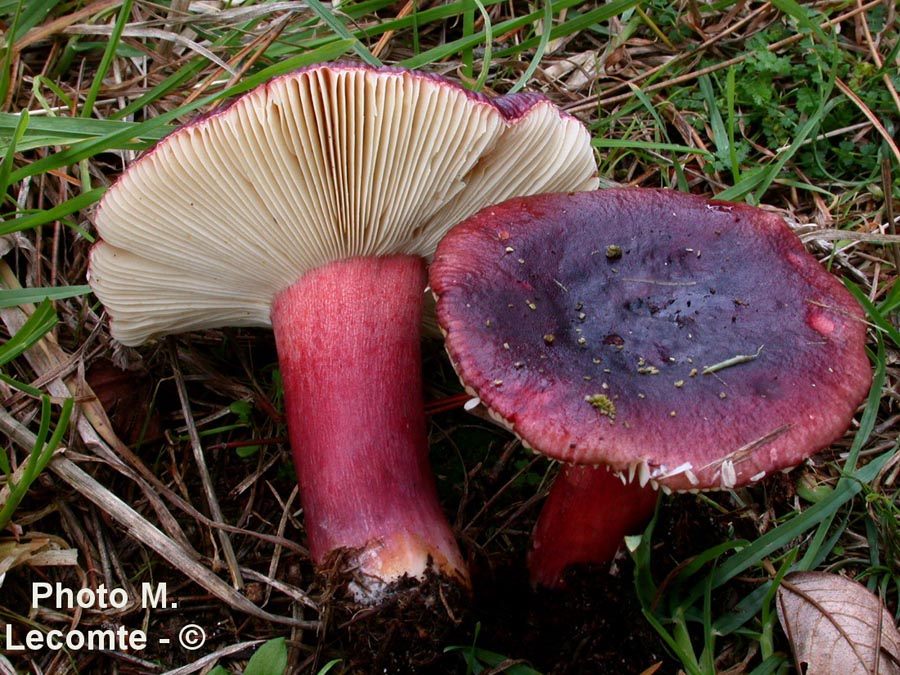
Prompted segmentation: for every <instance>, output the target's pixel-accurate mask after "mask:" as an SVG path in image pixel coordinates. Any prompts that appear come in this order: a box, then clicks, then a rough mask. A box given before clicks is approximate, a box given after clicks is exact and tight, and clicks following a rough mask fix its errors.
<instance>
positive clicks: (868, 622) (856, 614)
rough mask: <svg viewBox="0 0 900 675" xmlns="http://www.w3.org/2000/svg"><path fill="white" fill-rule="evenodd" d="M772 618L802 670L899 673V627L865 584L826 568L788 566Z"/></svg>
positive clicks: (820, 674)
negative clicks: (775, 618)
mask: <svg viewBox="0 0 900 675" xmlns="http://www.w3.org/2000/svg"><path fill="white" fill-rule="evenodd" d="M778 619H779V621H780V622H781V626H782V628H783V629H784V632H785V633H786V634H787V636H788V640H789V641H790V643H791V647H792V649H793V652H794V661H795V662H796V665H797V671H798V672H800V673H806V675H833V674H834V673H841V674H842V675H875V674H878V675H900V632H898V631H897V627H896V626H895V625H894V622H893V619H892V617H891V615H890V614H889V613H888V612H887V610H886V609H885V608H884V606H883V605H882V603H881V600H879V599H878V598H877V597H876V596H875V595H873V594H872V593H871V592H869V590H868V589H866V587H865V586H863V585H862V584H859V583H857V582H855V581H853V580H851V579H847V578H846V577H842V576H840V575H838V574H831V573H828V572H792V573H791V574H788V575H787V576H785V578H784V581H783V582H782V584H781V587H780V588H779V589H778Z"/></svg>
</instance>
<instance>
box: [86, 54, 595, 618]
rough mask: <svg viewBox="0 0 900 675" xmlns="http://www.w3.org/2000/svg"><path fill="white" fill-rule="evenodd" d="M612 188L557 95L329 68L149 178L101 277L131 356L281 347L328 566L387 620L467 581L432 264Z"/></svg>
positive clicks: (219, 122) (264, 93)
mask: <svg viewBox="0 0 900 675" xmlns="http://www.w3.org/2000/svg"><path fill="white" fill-rule="evenodd" d="M596 185H597V178H596V165H595V162H594V159H593V153H592V150H591V147H590V138H589V135H588V133H587V131H586V130H585V128H584V127H583V126H582V125H581V124H580V123H579V122H578V121H577V120H576V119H574V118H572V117H570V116H568V115H565V114H562V113H561V112H560V111H559V110H558V109H557V108H555V107H554V106H553V105H552V104H551V103H550V102H549V101H548V100H547V99H546V98H544V97H542V96H540V95H536V94H531V93H523V94H514V95H508V96H501V97H498V98H495V99H489V98H487V97H486V96H483V95H480V94H476V93H472V92H470V91H467V90H464V89H463V88H462V87H460V86H458V85H455V84H452V83H451V82H449V81H447V80H445V79H443V78H440V77H437V76H433V75H426V74H421V73H414V72H411V71H408V70H404V69H400V68H377V69H376V68H370V67H366V66H362V65H356V64H349V63H344V64H332V65H320V66H315V67H310V68H307V69H303V70H300V71H297V72H294V73H290V74H288V75H284V76H281V77H278V78H275V79H273V80H271V81H270V82H268V83H267V84H265V85H262V86H260V87H258V88H256V89H254V90H253V91H251V92H249V93H248V94H246V95H244V96H242V97H241V98H239V99H237V100H236V101H235V102H233V103H232V104H231V105H229V106H227V107H225V108H223V109H221V110H219V111H217V112H214V113H212V114H209V115H206V116H204V117H201V118H199V119H198V120H196V121H194V122H191V123H189V124H187V125H186V126H183V127H181V128H180V129H178V130H177V131H175V132H174V133H172V134H171V135H169V136H168V137H167V138H166V139H164V140H163V141H162V142H161V143H159V144H158V145H157V146H156V147H155V148H153V149H152V150H151V151H149V152H148V153H146V154H145V155H144V156H143V157H141V158H140V159H139V160H138V161H137V162H135V163H134V164H133V165H131V166H130V167H129V168H128V169H127V171H126V172H125V173H124V174H123V175H122V176H121V177H120V179H119V180H118V181H117V182H116V183H115V184H114V185H113V186H112V187H111V188H110V189H109V191H108V192H107V193H106V195H105V196H104V198H103V200H102V202H101V204H100V207H99V209H98V211H97V215H96V226H97V231H98V233H99V235H100V237H101V241H99V242H98V243H97V244H96V245H95V246H94V248H93V250H92V254H91V261H90V275H89V279H90V283H91V286H92V287H93V290H94V292H95V293H96V295H97V297H98V298H99V299H100V300H101V301H102V303H103V304H104V305H105V306H106V309H107V311H108V313H109V315H110V317H111V321H110V325H111V332H112V335H113V337H115V338H116V339H117V340H118V341H120V342H121V343H123V344H125V345H139V344H141V343H143V342H144V341H146V340H148V339H151V338H156V337H158V336H161V335H165V334H169V333H175V332H181V331H187V330H198V329H207V328H214V327H221V326H226V325H228V326H257V327H267V326H272V327H274V331H275V340H276V346H277V349H278V359H279V364H280V368H281V374H282V380H283V383H284V392H285V408H286V417H287V422H288V428H289V435H290V441H291V446H292V452H293V456H294V461H295V466H296V469H297V474H298V480H299V484H300V491H301V501H302V504H303V509H304V517H305V523H306V531H307V536H308V541H309V547H310V552H311V556H312V558H313V561H314V562H315V563H316V564H317V565H319V566H323V565H326V564H328V565H329V568H331V567H332V562H333V558H334V556H341V560H343V561H344V562H345V563H346V565H345V569H347V570H352V571H353V580H352V581H350V582H349V583H348V588H350V590H351V591H352V592H353V595H354V596H355V599H356V600H358V601H359V602H362V603H368V604H375V603H378V602H380V601H382V600H383V599H384V598H385V596H386V595H387V594H389V593H390V592H391V591H392V590H394V589H395V587H396V585H397V582H400V581H401V580H404V578H405V577H407V576H408V577H410V578H413V579H417V580H420V581H421V580H422V579H424V578H425V577H426V575H427V574H428V572H429V571H430V570H432V571H434V572H436V573H437V576H438V577H439V578H442V579H443V580H445V581H449V582H452V583H455V584H458V585H462V586H465V585H466V584H467V583H468V577H467V572H466V569H465V565H464V562H463V560H462V557H461V555H460V552H459V549H458V547H457V544H456V542H455V540H454V537H453V534H452V532H451V530H450V527H449V525H448V523H447V522H446V518H445V516H444V515H443V512H442V511H441V508H440V504H439V502H438V498H437V493H436V488H435V483H434V478H433V476H432V475H431V472H430V469H429V467H428V458H427V439H426V426H425V419H424V411H423V405H422V391H421V390H422V385H421V375H420V373H421V365H420V345H419V340H420V322H421V318H422V307H423V300H424V298H425V289H426V272H425V257H426V256H428V255H430V254H431V253H432V252H433V250H434V247H435V246H436V244H437V242H438V240H439V239H440V238H441V236H442V235H443V234H444V232H445V231H446V230H447V229H448V228H449V227H450V226H452V225H453V224H454V223H456V222H458V221H459V220H461V219H462V218H464V217H466V216H468V215H469V214H471V213H473V212H474V211H476V210H477V209H479V208H481V207H482V206H484V205H486V204H487V203H490V201H492V200H496V199H505V198H508V197H510V196H513V195H520V194H530V193H534V192H539V191H546V190H560V189H563V190H581V189H590V188H593V187H595V186H596Z"/></svg>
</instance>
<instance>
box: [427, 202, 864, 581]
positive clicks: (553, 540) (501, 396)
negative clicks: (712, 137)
mask: <svg viewBox="0 0 900 675" xmlns="http://www.w3.org/2000/svg"><path fill="white" fill-rule="evenodd" d="M510 250H514V251H515V254H514V255H513V254H510V253H509V251H510ZM430 276H431V286H432V289H433V291H434V293H435V295H436V297H437V317H438V320H439V322H440V324H441V327H442V328H443V330H444V331H445V332H446V336H447V342H446V345H447V351H448V353H449V355H450V358H451V360H452V362H453V364H454V366H455V368H456V370H457V372H458V374H459V376H460V379H461V380H462V381H463V383H464V384H465V385H466V386H467V388H468V389H469V391H471V392H473V393H474V394H475V395H477V396H478V397H479V398H480V399H481V401H482V402H483V403H484V405H485V406H486V407H487V409H488V411H489V412H490V413H491V415H492V416H493V417H495V418H496V419H497V420H499V421H500V422H502V423H503V424H504V425H506V426H507V427H508V428H510V429H511V430H512V431H513V432H515V433H516V434H517V435H518V436H519V437H520V438H521V439H522V440H523V442H524V443H525V444H527V445H528V446H529V447H531V448H533V449H534V450H535V451H538V452H541V453H543V454H546V455H548V456H550V457H553V458H554V459H558V460H560V461H563V462H567V463H572V464H587V465H602V466H605V467H608V468H609V469H610V470H611V471H613V472H614V473H615V474H617V475H618V476H620V477H622V479H623V480H624V481H627V482H629V483H630V482H633V481H637V482H638V484H639V486H641V487H643V486H647V485H648V484H649V487H652V488H658V487H662V488H665V489H667V490H699V489H707V488H732V487H736V486H739V485H743V484H746V483H748V482H750V481H755V480H759V479H760V478H762V477H763V476H765V475H766V474H767V473H771V472H773V471H778V470H782V469H785V468H789V467H792V466H795V465H796V464H798V463H800V462H801V461H802V460H803V459H805V458H806V457H808V456H810V455H811V454H812V453H814V452H816V451H817V450H819V449H821V448H823V447H825V446H827V445H829V444H830V443H831V442H832V441H834V440H835V439H836V438H838V437H839V436H840V435H841V434H842V433H843V432H844V430H845V429H846V428H847V426H848V425H849V424H850V421H851V418H852V415H853V413H854V411H855V409H856V407H857V406H858V404H859V403H860V401H861V400H862V399H863V397H864V396H865V394H866V392H867V390H868V387H869V384H870V382H871V369H870V365H869V362H868V358H867V356H866V352H865V347H864V342H865V324H864V322H863V320H862V313H861V310H860V308H859V306H858V305H857V303H856V302H855V301H854V300H853V298H852V297H851V296H850V294H849V293H848V292H847V291H846V290H845V289H844V288H843V286H842V285H841V284H840V283H839V282H838V281H837V280H836V279H835V278H834V277H833V276H831V275H830V274H828V273H827V272H826V271H825V270H823V269H822V268H821V267H820V266H819V264H818V263H817V262H816V260H815V259H814V258H813V257H812V256H810V255H809V254H808V253H807V252H806V251H805V250H804V249H803V246H802V245H801V243H800V241H799V240H798V239H797V238H796V237H795V236H794V235H793V233H792V232H791V231H790V229H789V228H788V227H787V226H786V225H785V224H784V222H783V221H782V220H781V219H780V218H778V217H776V216H774V215H772V214H770V213H767V212H765V211H763V210H761V209H756V208H753V207H749V206H744V205H738V204H730V203H724V202H709V201H706V200H704V199H702V198H699V197H694V196H690V195H685V194H680V193H677V192H673V191H667V190H648V189H611V190H601V191H598V192H592V193H582V194H569V195H567V194H555V195H538V196H535V197H529V198H522V199H513V200H510V201H508V202H505V203H503V204H500V205H497V206H492V207H489V208H486V209H484V210H483V211H481V212H480V213H479V214H477V215H475V216H473V217H472V218H470V219H468V220H467V221H465V222H463V223H461V224H460V225H458V226H456V227H455V228H454V229H453V230H451V231H450V233H448V235H447V236H446V237H445V239H444V240H443V241H442V242H441V244H440V246H439V247H438V250H437V252H436V254H435V259H434V263H433V264H432V267H431V272H430ZM597 471H598V472H593V470H591V469H587V470H586V469H570V470H567V471H564V472H563V473H562V474H561V478H560V482H559V484H558V485H557V486H555V487H554V488H553V493H554V494H552V495H551V497H550V499H548V503H547V506H546V508H545V510H544V512H543V513H542V515H541V518H540V522H539V523H538V526H537V530H536V537H535V541H534V549H533V550H532V552H531V556H530V567H531V572H532V578H533V579H534V580H535V581H537V582H539V583H542V584H545V585H551V586H552V585H556V584H557V583H558V582H559V574H560V573H561V572H562V569H563V568H564V567H565V565H566V564H568V563H570V562H576V561H579V560H580V559H581V558H583V557H584V556H581V554H575V553H573V554H572V555H571V556H570V555H569V553H567V551H573V552H575V551H584V550H587V549H588V548H590V547H591V546H593V547H595V548H596V549H597V550H601V549H602V550H606V551H609V550H610V549H609V547H604V546H602V545H600V543H598V542H596V541H594V542H593V543H591V544H587V543H585V542H581V543H578V544H577V545H574V544H572V542H571V541H570V539H571V537H572V536H574V535H572V534H566V533H567V532H568V533H572V532H575V531H578V530H580V531H581V536H583V537H584V536H586V532H584V530H583V529H580V528H578V527H570V525H571V520H572V518H573V515H572V514H575V513H578V514H579V515H578V516H577V518H580V519H582V521H588V520H590V519H591V518H599V517H601V516H600V515H599V514H598V511H600V512H604V513H609V512H608V511H606V510H605V509H604V507H603V506H602V504H603V503H615V502H617V501H621V502H625V503H626V504H627V503H632V504H633V505H634V508H633V509H629V508H627V506H625V507H623V508H619V509H617V510H616V512H615V513H616V515H615V516H614V517H615V518H616V519H617V522H615V523H606V524H604V525H602V526H600V527H598V528H597V529H598V533H599V534H598V535H597V536H598V537H603V536H606V535H604V534H603V533H613V534H614V535H615V536H616V537H617V541H618V539H620V538H621V534H622V533H623V532H624V530H625V529H627V528H628V527H630V526H634V525H635V524H638V523H640V521H641V520H642V519H643V518H645V517H647V516H649V514H650V513H651V512H652V508H653V503H654V500H653V498H652V495H649V496H648V495H646V494H642V493H640V492H638V493H637V495H635V488H634V487H632V486H622V485H621V484H620V483H616V482H615V480H610V477H609V476H604V475H603V474H602V473H599V472H602V471H603V470H602V469H598V470H597ZM591 483H596V484H601V485H602V488H596V487H594V488H591V487H590V484H591ZM579 484H580V487H579V489H578V490H576V491H573V492H572V493H571V494H557V493H558V492H559V491H561V490H567V489H568V488H567V486H573V485H575V486H577V485H579ZM617 486H618V487H617ZM620 488H621V490H620ZM598 489H602V490H603V492H604V494H603V495H602V496H598V492H597V490H598ZM617 491H618V492H619V494H617ZM635 512H637V513H636V514H635ZM585 513H590V514H591V515H590V516H585V515H584V514H585ZM603 517H606V516H603ZM612 550H613V551H614V550H615V548H614V547H613V548H612ZM582 561H583V560H582Z"/></svg>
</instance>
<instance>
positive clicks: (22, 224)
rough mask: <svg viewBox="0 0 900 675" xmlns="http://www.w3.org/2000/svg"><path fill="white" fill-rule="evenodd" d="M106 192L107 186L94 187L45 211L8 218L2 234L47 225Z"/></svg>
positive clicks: (89, 203) (0, 233) (94, 200)
mask: <svg viewBox="0 0 900 675" xmlns="http://www.w3.org/2000/svg"><path fill="white" fill-rule="evenodd" d="M104 192H106V188H105V187H104V188H94V189H93V190H88V191H87V192H83V193H82V194H80V195H78V196H77V197H72V199H70V200H68V201H65V202H63V203H62V204H57V205H56V206H54V207H52V208H49V209H46V210H44V211H38V212H37V213H31V214H29V215H27V216H19V217H18V218H12V219H10V220H7V221H6V222H5V223H3V224H2V225H0V236H2V235H4V234H12V233H13V232H21V231H22V230H30V229H33V228H35V227H39V226H41V225H46V224H47V223H52V222H53V221H56V220H62V219H63V218H65V217H66V216H68V215H70V214H72V213H75V212H76V211H80V210H81V209H84V208H87V207H88V206H90V205H91V204H93V203H94V202H96V201H97V200H98V199H100V197H102V196H103V193H104ZM82 234H84V235H85V236H88V235H87V233H85V232H82ZM88 238H90V237H88Z"/></svg>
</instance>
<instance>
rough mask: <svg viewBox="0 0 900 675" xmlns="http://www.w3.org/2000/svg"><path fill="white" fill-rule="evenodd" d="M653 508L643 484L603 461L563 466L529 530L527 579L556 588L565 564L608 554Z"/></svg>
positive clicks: (653, 493) (604, 557) (592, 560)
mask: <svg viewBox="0 0 900 675" xmlns="http://www.w3.org/2000/svg"><path fill="white" fill-rule="evenodd" d="M655 508H656V491H655V490H652V489H651V488H650V487H649V486H647V487H641V486H640V485H638V483H636V482H632V483H629V484H627V485H624V484H623V483H622V481H621V480H620V479H619V478H617V477H616V476H615V475H613V474H612V473H610V472H609V471H607V470H606V469H605V468H604V467H591V466H572V465H567V466H564V467H563V469H562V471H560V473H559V475H558V476H557V477H556V480H555V481H554V483H553V486H552V487H551V488H550V494H549V495H548V496H547V500H546V501H545V502H544V506H543V509H542V510H541V515H540V517H539V518H538V522H537V525H535V528H534V533H533V534H532V539H531V551H530V552H529V554H528V570H529V572H530V574H531V582H532V584H534V585H535V586H546V587H548V588H562V587H564V586H565V582H564V580H563V572H564V571H565V569H566V568H567V567H568V566H569V565H574V564H577V563H594V564H599V563H604V562H608V561H610V560H612V559H613V558H614V557H615V555H616V551H617V550H618V548H619V545H620V544H621V543H622V539H623V538H624V537H625V535H626V534H633V533H634V532H636V531H640V529H641V528H642V527H643V526H644V525H646V523H647V522H648V521H649V520H650V518H651V517H652V516H653V510H654V509H655Z"/></svg>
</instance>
